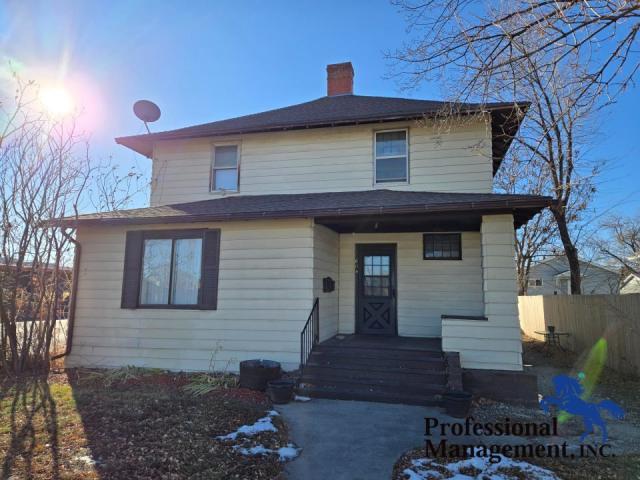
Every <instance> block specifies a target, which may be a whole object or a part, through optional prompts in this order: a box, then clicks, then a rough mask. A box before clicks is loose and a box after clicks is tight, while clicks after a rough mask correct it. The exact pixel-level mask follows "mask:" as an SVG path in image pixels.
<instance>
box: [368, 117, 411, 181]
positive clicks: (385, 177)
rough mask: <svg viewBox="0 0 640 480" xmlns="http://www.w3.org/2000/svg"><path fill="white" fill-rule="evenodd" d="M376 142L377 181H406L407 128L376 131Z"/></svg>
mask: <svg viewBox="0 0 640 480" xmlns="http://www.w3.org/2000/svg"><path fill="white" fill-rule="evenodd" d="M375 143H376V145H375V169H376V171H375V178H376V183H390V182H406V181H407V170H408V169H407V165H408V163H409V162H408V159H409V157H408V153H407V151H408V148H407V130H393V131H386V132H376V142H375Z"/></svg>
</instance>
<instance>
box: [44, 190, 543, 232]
mask: <svg viewBox="0 0 640 480" xmlns="http://www.w3.org/2000/svg"><path fill="white" fill-rule="evenodd" d="M550 203H551V198H550V197H542V196H537V195H508V194H497V193H442V192H406V191H395V190H382V189H378V190H366V191H357V192H326V193H301V194H282V195H244V196H228V197H223V198H216V199H211V200H202V201H198V202H189V203H181V204H175V205H164V206H157V207H148V208H136V209H132V210H120V211H114V212H106V213H92V214H88V215H80V216H79V217H78V219H75V218H73V217H67V218H63V219H59V220H55V221H54V222H53V223H56V224H62V225H75V224H76V223H80V224H94V225H95V224H153V223H155V224H158V223H182V222H210V221H224V220H256V219H269V218H271V219H273V218H304V217H313V218H322V217H335V216H366V215H387V214H389V215H393V214H404V213H406V214H409V213H425V214H429V213H444V212H471V211H476V212H479V211H491V212H492V213H500V212H504V213H514V212H520V215H519V218H521V219H523V220H524V221H526V220H528V219H529V218H531V217H532V216H533V215H535V213H537V212H539V211H540V210H542V209H543V208H545V207H546V206H548V205H550ZM516 223H522V222H521V221H519V220H517V221H516Z"/></svg>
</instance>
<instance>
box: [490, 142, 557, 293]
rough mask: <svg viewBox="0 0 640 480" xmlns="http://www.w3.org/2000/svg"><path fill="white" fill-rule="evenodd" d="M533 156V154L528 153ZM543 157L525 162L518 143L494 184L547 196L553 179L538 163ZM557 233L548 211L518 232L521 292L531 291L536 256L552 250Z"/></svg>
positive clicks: (501, 188) (500, 188)
mask: <svg viewBox="0 0 640 480" xmlns="http://www.w3.org/2000/svg"><path fill="white" fill-rule="evenodd" d="M526 157H527V158H530V155H526ZM539 161H540V159H539V158H537V157H534V158H533V159H531V161H522V159H521V158H520V155H519V149H518V148H517V145H516V146H514V147H512V150H511V153H510V154H509V156H508V157H507V158H505V160H504V161H503V163H502V166H501V167H500V170H499V171H498V174H497V175H496V178H495V182H494V185H495V187H496V189H497V190H499V191H502V192H504V193H518V192H528V193H530V194H533V195H544V194H546V193H547V192H549V189H550V186H549V178H548V176H546V175H540V172H544V171H545V170H544V168H540V166H539V165H537V162H539ZM556 234H557V227H556V225H555V222H554V219H553V216H552V215H551V213H550V212H549V211H548V210H545V211H543V212H542V213H541V214H540V215H536V216H535V217H534V218H533V219H532V220H531V221H529V222H528V223H527V224H526V225H523V226H522V227H520V228H519V229H518V230H516V232H515V250H516V268H517V275H518V295H525V294H526V293H527V286H528V281H529V271H530V269H531V265H532V263H533V261H534V260H535V259H536V258H539V257H541V256H544V255H548V254H551V253H552V250H553V240H554V238H555V235H556Z"/></svg>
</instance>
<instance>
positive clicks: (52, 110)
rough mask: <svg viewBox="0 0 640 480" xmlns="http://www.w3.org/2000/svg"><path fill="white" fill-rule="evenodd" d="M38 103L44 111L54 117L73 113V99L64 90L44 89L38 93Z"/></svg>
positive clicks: (58, 88)
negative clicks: (39, 102)
mask: <svg viewBox="0 0 640 480" xmlns="http://www.w3.org/2000/svg"><path fill="white" fill-rule="evenodd" d="M40 101H41V102H42V106H43V107H44V108H45V110H46V111H47V112H48V113H49V114H51V115H54V116H64V115H68V114H69V113H71V112H72V111H73V107H74V105H73V98H72V97H71V95H70V94H69V92H67V91H66V90H65V89H64V88H61V87H45V88H43V89H42V90H41V91H40Z"/></svg>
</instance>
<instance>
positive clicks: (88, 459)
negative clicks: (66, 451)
mask: <svg viewBox="0 0 640 480" xmlns="http://www.w3.org/2000/svg"><path fill="white" fill-rule="evenodd" d="M76 460H77V461H79V462H82V463H86V464H87V465H91V466H93V465H97V464H98V462H97V461H96V460H94V459H93V458H91V457H90V456H89V455H82V456H79V457H76Z"/></svg>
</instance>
